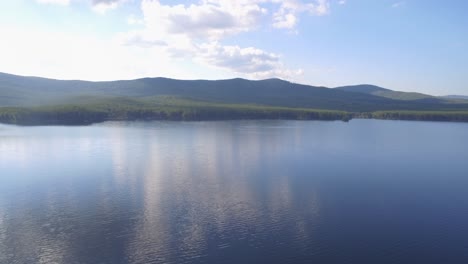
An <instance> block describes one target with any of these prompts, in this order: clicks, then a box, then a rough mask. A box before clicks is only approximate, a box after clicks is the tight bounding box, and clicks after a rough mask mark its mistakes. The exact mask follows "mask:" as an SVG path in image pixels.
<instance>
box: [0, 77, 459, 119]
mask: <svg viewBox="0 0 468 264" xmlns="http://www.w3.org/2000/svg"><path fill="white" fill-rule="evenodd" d="M353 116H354V117H356V116H359V117H367V118H372V117H375V118H386V119H422V120H441V121H449V120H455V121H462V120H463V121H465V120H468V101H464V100H455V101H454V100H453V99H445V98H438V97H433V96H430V95H424V94H417V93H404V92H396V91H392V90H389V89H385V88H381V87H378V86H373V85H356V86H344V87H338V88H333V89H332V88H327V87H316V86H310V85H303V84H297V83H292V82H288V81H284V80H280V79H266V80H259V81H252V80H246V79H240V78H236V79H229V80H216V81H209V80H175V79H168V78H142V79H135V80H119V81H105V82H90V81H79V80H55V79H47V78H40V77H25V76H18V75H12V74H6V73H0V122H4V123H15V124H55V123H58V124H85V123H92V122H100V121H104V120H135V119H145V120H146V119H173V120H205V119H259V118H262V119H264V118H267V119H272V118H274V119H278V118H282V119H324V120H336V119H338V120H340V119H341V120H348V119H349V118H351V117H353Z"/></svg>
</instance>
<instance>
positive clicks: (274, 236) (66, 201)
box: [0, 120, 468, 264]
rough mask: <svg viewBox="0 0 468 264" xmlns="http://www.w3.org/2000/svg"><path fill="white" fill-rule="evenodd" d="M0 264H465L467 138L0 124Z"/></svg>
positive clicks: (387, 132) (294, 125)
mask: <svg viewBox="0 0 468 264" xmlns="http://www.w3.org/2000/svg"><path fill="white" fill-rule="evenodd" d="M0 263H2V264H3V263H5V264H7V263H8V264H16V263H28V264H29V263H67V264H68V263H352V264H355V263H357V264H361V263H372V264H385V263H411V264H415V263H441V264H442V263H443V264H447V263H461V264H462V263H468V124H456V123H431V122H404V121H376V120H353V121H351V122H349V123H344V122H311V121H235V122H187V123H182V122H150V123H135V122H134V123H106V124H99V125H94V126H88V127H15V126H5V125H0Z"/></svg>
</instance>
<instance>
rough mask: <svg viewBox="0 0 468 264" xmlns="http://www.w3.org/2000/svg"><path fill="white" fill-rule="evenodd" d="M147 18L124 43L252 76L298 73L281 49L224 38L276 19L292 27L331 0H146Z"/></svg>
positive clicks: (323, 11) (322, 11)
mask: <svg viewBox="0 0 468 264" xmlns="http://www.w3.org/2000/svg"><path fill="white" fill-rule="evenodd" d="M141 8H142V14H143V17H142V18H141V19H139V18H135V17H133V16H132V17H131V21H130V22H129V23H130V24H137V22H136V21H138V24H140V23H142V25H143V28H142V29H139V30H136V31H132V32H129V33H127V34H124V35H123V36H121V43H123V44H124V45H127V46H136V47H139V48H145V49H158V50H163V51H164V52H165V53H166V54H167V55H168V56H170V57H173V58H181V59H188V60H192V61H194V62H197V63H202V64H205V65H209V66H212V67H217V68H220V69H224V70H227V71H229V72H234V73H237V74H241V75H245V76H248V77H250V78H267V77H280V78H286V79H289V78H293V77H295V76H297V75H301V74H302V70H291V69H288V68H287V67H285V66H284V65H283V63H282V61H281V57H280V55H279V54H275V53H270V52H267V51H264V50H262V49H258V48H254V47H241V46H238V45H223V44H221V41H222V40H223V39H224V38H225V37H227V36H232V35H236V34H239V33H242V32H249V31H254V30H258V29H259V28H261V27H262V26H264V24H265V22H267V21H271V23H272V24H271V25H272V26H273V27H275V28H286V29H292V28H294V27H295V26H296V25H297V23H298V15H299V14H301V13H307V14H309V15H325V14H327V13H328V12H329V3H328V1H327V0H314V1H312V2H309V3H304V2H302V1H298V0H284V1H280V0H237V1H231V0H201V1H200V2H197V3H195V4H185V5H183V4H173V5H171V4H163V3H161V2H160V1H157V0H143V1H142V3H141Z"/></svg>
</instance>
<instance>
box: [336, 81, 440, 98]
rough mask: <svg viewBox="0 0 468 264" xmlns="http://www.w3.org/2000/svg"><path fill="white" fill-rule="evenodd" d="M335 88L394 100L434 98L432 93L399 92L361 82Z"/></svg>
mask: <svg viewBox="0 0 468 264" xmlns="http://www.w3.org/2000/svg"><path fill="white" fill-rule="evenodd" d="M335 89H338V90H341V91H347V92H356V93H365V94H372V95H375V96H381V97H386V98H390V99H395V100H422V99H430V98H432V99H434V98H435V97H434V96H432V95H427V94H423V93H415V92H400V91H393V90H390V89H386V88H382V87H379V86H375V85H370V84H361V85H350V86H342V87H337V88H335Z"/></svg>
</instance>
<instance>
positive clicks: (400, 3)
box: [392, 1, 406, 8]
mask: <svg viewBox="0 0 468 264" xmlns="http://www.w3.org/2000/svg"><path fill="white" fill-rule="evenodd" d="M405 5H406V2H405V1H400V2H396V3H393V4H392V8H400V7H403V6H405Z"/></svg>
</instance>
